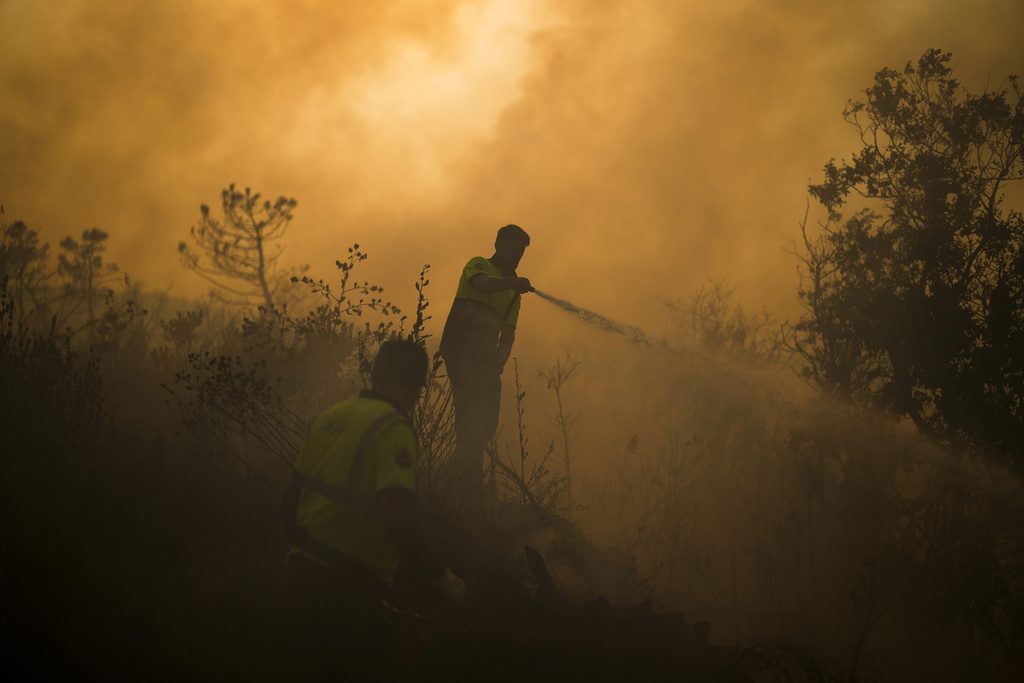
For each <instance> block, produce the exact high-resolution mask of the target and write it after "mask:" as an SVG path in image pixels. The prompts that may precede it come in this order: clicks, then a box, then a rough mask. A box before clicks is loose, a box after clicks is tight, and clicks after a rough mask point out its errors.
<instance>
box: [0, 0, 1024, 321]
mask: <svg viewBox="0 0 1024 683" xmlns="http://www.w3.org/2000/svg"><path fill="white" fill-rule="evenodd" d="M1022 20H1024V7H1022V6H1021V5H1020V3H1017V2H1012V1H1010V0H1006V1H1001V2H997V1H992V2H983V3H973V4H972V5H971V6H970V7H969V8H968V7H966V6H964V5H962V4H961V3H954V2H951V1H943V2H928V3H923V2H915V1H913V0H903V1H902V2H898V3H892V2H885V3H883V2H874V1H865V2H858V3H841V2H828V3H820V2H796V3H793V2H787V3H781V2H767V3H766V2H759V3H754V2H748V1H746V0H733V1H731V2H728V3H710V4H709V3H696V2H694V3H690V2H681V1H675V2H667V1H666V2H650V3H631V2H602V3H594V2H573V1H569V0H566V1H564V2H555V3H522V2H507V1H492V2H483V1H481V2H457V1H454V0H453V1H451V2H440V1H438V2H428V3H424V2H411V1H404V2H403V1H392V2H381V3H346V4H344V5H340V4H338V3H326V2H312V1H309V0H307V1H306V2H301V3H296V2H283V1H281V2H259V3H250V2H224V3H208V2H199V1H198V0H193V1H191V2H145V3H137V2H128V1H125V2H115V1H108V2H91V1H85V0H83V1H80V2H60V3H57V2H27V1H25V0H6V2H3V3H0V33H2V35H3V44H4V46H5V48H4V51H3V57H2V58H0V60H2V61H0V82H2V84H3V90H4V93H5V104H4V107H3V111H2V112H0V159H2V162H0V201H2V202H3V203H4V204H5V205H6V206H7V210H8V214H9V217H18V218H22V219H24V220H26V221H28V222H29V223H30V224H32V225H38V226H41V227H42V228H43V230H44V234H45V235H47V236H48V237H49V238H50V239H51V240H55V239H59V238H60V237H61V236H62V235H64V234H68V233H75V232H78V231H80V230H81V229H82V228H84V227H87V226H91V225H98V226H101V227H104V228H106V229H108V230H109V231H110V232H111V235H112V239H111V242H112V252H113V256H114V258H115V259H116V260H118V261H119V262H120V263H121V265H122V268H123V269H124V270H126V271H128V272H129V273H131V274H133V275H134V276H135V277H136V278H138V279H140V280H142V281H143V282H145V283H146V284H147V285H149V286H151V287H159V288H165V287H167V286H168V285H169V284H170V283H171V282H173V283H174V284H173V290H172V291H174V292H175V293H179V294H197V293H201V292H202V291H203V287H202V285H201V284H200V283H199V282H198V281H197V280H196V279H195V278H193V277H191V276H190V275H189V274H188V273H186V272H185V271H183V270H182V269H181V268H180V266H179V265H178V263H177V261H176V259H175V254H174V247H175V245H176V243H177V242H178V241H179V240H180V239H182V238H183V237H184V236H185V235H186V234H187V230H188V227H189V225H190V224H191V223H192V222H194V220H195V218H196V217H197V215H198V211H197V207H198V205H199V204H200V203H202V202H206V203H215V202H216V200H217V196H218V192H219V190H220V188H221V187H223V186H225V185H226V184H227V183H229V182H232V181H234V182H238V183H239V184H241V185H251V186H253V187H254V188H256V189H258V190H261V191H262V192H264V193H265V194H268V195H278V194H284V195H289V196H295V197H297V198H298V199H299V202H300V203H299V208H298V211H297V218H296V221H295V223H294V226H293V228H292V231H291V234H290V237H289V240H288V245H287V246H288V252H287V255H286V257H285V259H286V260H288V261H290V262H291V263H303V262H309V263H311V264H312V266H313V271H314V272H320V273H327V272H329V270H330V269H331V264H332V263H333V259H334V258H335V255H336V254H338V253H340V252H341V250H342V249H343V248H344V246H345V245H347V244H349V243H351V242H355V241H358V242H360V243H362V244H363V245H364V246H365V247H367V248H368V249H369V250H370V252H371V261H370V262H369V264H368V273H367V274H368V275H370V276H372V277H374V278H375V279H377V280H378V281H381V282H383V283H384V284H386V285H388V287H389V289H390V290H391V291H392V292H396V295H398V296H401V295H402V293H403V292H405V291H406V290H407V289H409V288H408V284H409V283H410V282H411V280H412V278H413V277H414V275H415V272H416V270H417V268H418V266H419V265H421V264H422V263H423V262H426V261H429V262H431V263H432V264H433V265H434V269H435V278H434V285H433V287H434V296H435V298H436V300H437V301H438V302H439V305H438V307H437V308H438V309H440V308H442V305H440V302H443V301H444V300H445V299H447V297H448V296H450V294H451V292H452V290H453V289H454V282H453V279H454V273H455V272H456V270H457V268H458V266H459V265H460V263H461V262H462V261H464V260H465V259H466V258H467V257H468V256H470V255H473V254H475V253H484V252H486V251H487V250H488V248H489V243H490V240H491V237H492V230H493V229H494V228H495V227H497V226H499V225H501V224H503V223H506V222H517V223H520V224H522V225H523V226H525V227H526V228H527V229H528V230H530V231H531V233H532V234H533V235H534V246H533V247H532V248H531V251H530V253H528V255H527V258H526V260H525V261H524V264H523V271H524V273H525V274H528V275H531V276H532V277H533V278H534V279H535V281H536V283H537V284H538V285H539V286H540V285H542V286H544V288H545V289H547V290H549V291H552V292H554V293H556V294H559V295H561V296H565V297H568V298H571V299H573V300H574V301H577V302H579V303H581V304H583V305H588V306H591V307H594V308H596V309H598V310H601V311H602V312H606V313H608V314H609V315H612V316H613V317H620V318H625V319H626V320H627V321H629V322H632V323H637V324H640V325H644V326H653V327H654V328H655V329H657V328H658V326H659V325H661V324H662V319H663V317H664V316H663V315H662V314H661V312H660V304H659V303H658V300H659V297H678V296H684V295H686V294H687V293H688V292H690V291H692V290H693V289H694V288H695V287H696V286H697V285H699V284H700V283H701V282H702V281H704V280H706V279H707V278H720V277H727V278H729V279H730V280H731V281H732V282H733V283H734V284H735V285H736V286H737V287H738V296H739V297H740V298H741V299H742V300H744V301H746V302H748V303H749V304H752V305H754V306H761V305H764V306H768V307H770V308H772V309H774V310H776V311H779V312H780V313H782V314H783V315H785V314H789V313H792V312H793V310H794V307H795V296H794V291H793V290H794V284H795V266H794V262H793V260H792V259H791V258H790V257H789V256H787V255H786V254H785V252H784V248H785V247H786V246H787V245H788V244H789V241H790V240H791V239H792V238H793V237H794V235H795V234H796V232H795V228H796V221H797V220H798V219H799V218H800V217H801V216H802V214H803V209H804V203H805V192H804V187H805V185H806V182H807V180H808V179H809V178H813V177H816V175H817V173H818V171H819V169H820V168H821V165H822V164H823V163H824V162H825V161H826V160H827V159H828V158H830V157H833V156H836V157H838V156H842V155H844V154H848V153H849V151H850V150H851V149H852V146H853V143H854V140H853V138H852V135H851V131H850V130H848V128H847V127H846V126H845V125H844V124H843V122H842V121H841V119H840V116H839V113H840V111H841V109H842V107H843V104H844V103H845V101H846V100H847V99H848V98H850V97H856V96H857V95H858V92H859V91H860V89H862V88H863V87H866V86H867V85H868V84H869V83H870V79H871V76H872V74H873V73H874V71H876V70H877V69H878V68H880V67H882V66H885V65H892V66H898V65H901V64H902V63H903V62H905V61H906V60H908V59H912V58H915V57H916V56H918V55H919V54H920V53H921V52H922V51H923V50H924V49H926V48H928V47H941V48H944V49H948V50H952V51H953V52H954V54H955V55H956V61H957V63H958V64H959V69H960V71H959V73H960V75H961V77H962V78H963V80H964V81H965V82H966V83H967V84H968V85H969V86H971V87H973V88H981V87H984V86H985V85H986V84H990V85H992V86H997V85H999V84H1000V83H1002V82H1003V80H1004V79H1005V76H1006V75H1007V74H1009V73H1013V72H1015V71H1019V70H1020V66H1021V64H1022V63H1024V60H1022V59H1021V57H1022V48H1021V47H1020V43H1019V40H1018V39H1017V36H1016V32H1015V31H1013V30H1011V27H1015V26H1020V25H1022V23H1024V22H1022ZM469 252H473V254H470V253H469ZM396 288H397V291H396ZM409 298H411V297H409ZM538 303H539V302H538ZM537 307H538V306H534V308H537ZM530 315H531V312H530V311H526V313H525V314H524V316H525V317H524V321H529V319H530V317H529V316H530ZM538 315H542V314H538ZM438 317H440V315H438ZM435 322H438V321H435ZM547 334H550V329H548V330H547ZM571 334H572V330H567V331H566V335H568V336H571Z"/></svg>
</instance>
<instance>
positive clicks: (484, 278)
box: [469, 273, 533, 294]
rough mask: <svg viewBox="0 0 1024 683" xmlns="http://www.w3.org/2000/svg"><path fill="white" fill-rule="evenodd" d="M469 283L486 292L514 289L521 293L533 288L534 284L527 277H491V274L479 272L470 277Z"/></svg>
mask: <svg viewBox="0 0 1024 683" xmlns="http://www.w3.org/2000/svg"><path fill="white" fill-rule="evenodd" d="M469 284H470V286H471V287H473V289H476V290H477V291H480V292H483V293H484V294H493V293H494V292H502V291H504V290H506V289H514V290H515V291H517V292H519V293H520V294H526V293H527V292H529V291H530V290H532V289H533V285H531V284H530V281H529V280H527V279H526V278H525V277H515V276H514V275H513V276H509V277H491V276H490V275H484V274H483V273H477V274H476V275H474V276H473V277H471V278H469Z"/></svg>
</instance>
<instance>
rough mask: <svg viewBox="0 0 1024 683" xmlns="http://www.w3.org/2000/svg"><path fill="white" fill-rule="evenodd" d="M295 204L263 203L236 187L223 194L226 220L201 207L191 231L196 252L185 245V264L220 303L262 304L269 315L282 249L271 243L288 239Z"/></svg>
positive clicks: (282, 199) (182, 246) (286, 201)
mask: <svg viewBox="0 0 1024 683" xmlns="http://www.w3.org/2000/svg"><path fill="white" fill-rule="evenodd" d="M297 204H298V202H296V201H295V199H291V198H286V197H278V198H277V199H276V200H275V201H273V202H271V201H270V200H263V201H261V195H260V194H259V193H258V192H257V193H253V192H252V190H251V189H250V188H248V187H247V188H245V192H239V191H238V190H237V189H236V188H235V185H234V183H232V184H231V185H229V186H228V187H227V188H226V189H225V190H224V191H223V192H221V208H222V211H223V218H222V219H219V220H218V219H216V218H214V217H213V216H211V215H210V207H208V206H207V205H206V204H203V205H201V206H200V207H199V212H200V219H199V224H198V225H195V226H193V227H192V229H191V231H190V232H191V235H192V240H193V242H195V247H196V248H197V251H192V250H191V249H190V248H189V246H188V245H187V244H186V243H185V242H181V243H180V244H179V245H178V252H179V253H180V254H181V257H182V261H183V263H184V264H185V266H186V267H188V268H189V269H191V270H193V271H194V272H195V273H196V274H198V275H199V276H200V277H202V278H203V279H205V280H206V281H208V282H210V283H211V284H212V285H214V287H215V290H214V291H215V292H216V293H218V294H219V295H221V296H222V298H223V295H224V294H227V295H230V296H231V297H235V299H234V302H236V303H244V304H252V303H255V302H257V301H260V300H262V303H263V305H264V306H265V307H266V308H267V310H271V309H273V308H274V295H275V292H276V283H277V282H278V281H279V280H280V278H277V277H276V275H277V274H276V268H277V260H278V258H279V257H280V256H281V252H282V251H283V250H284V248H283V247H281V246H276V247H274V246H271V244H270V243H271V242H274V241H276V240H279V239H280V238H281V237H283V236H284V234H285V231H286V230H287V229H288V224H289V223H290V222H291V220H292V210H293V209H294V208H295V206H296V205H297ZM204 256H205V258H206V259H207V260H206V261H204V260H202V259H203V257H204ZM271 283H275V285H272V284H271Z"/></svg>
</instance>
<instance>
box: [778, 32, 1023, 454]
mask: <svg viewBox="0 0 1024 683" xmlns="http://www.w3.org/2000/svg"><path fill="white" fill-rule="evenodd" d="M950 60H951V55H950V54H949V53H945V52H941V51H939V50H928V51H926V52H925V53H924V54H923V55H922V56H921V58H920V59H919V60H918V61H917V62H916V64H915V63H908V64H907V65H906V66H905V67H904V68H903V70H902V71H895V70H892V69H882V70H881V71H879V72H878V73H877V74H876V75H875V79H874V84H873V85H872V86H871V87H870V88H868V89H866V90H865V91H864V92H865V95H866V100H865V101H863V102H861V101H851V102H850V103H849V104H848V105H847V107H846V109H845V111H844V117H845V118H846V120H847V121H848V122H849V123H850V124H851V125H852V126H853V127H854V128H855V129H856V131H857V134H858V137H859V140H860V148H859V149H858V151H857V152H856V153H855V154H854V155H853V156H852V158H851V159H850V160H849V161H842V162H836V161H834V160H833V161H830V162H828V163H827V164H826V165H825V169H824V180H823V181H822V182H821V183H817V184H811V185H810V188H809V190H810V193H811V195H812V196H813V197H815V198H816V199H817V200H818V201H819V202H820V203H821V204H822V205H823V206H824V207H825V208H826V209H827V210H828V218H827V220H826V221H824V222H823V223H822V224H821V228H822V230H821V233H820V235H817V236H814V237H812V236H810V235H809V234H808V233H807V226H806V221H805V223H804V240H803V244H802V251H801V253H798V254H797V256H798V258H800V260H801V262H802V266H803V267H802V276H803V278H802V283H801V286H800V290H799V293H800V296H801V298H802V300H803V302H804V304H805V309H806V313H805V315H804V317H803V318H802V319H801V320H800V321H799V322H798V323H797V324H796V325H795V327H794V329H793V335H792V336H791V343H792V345H793V347H794V349H795V350H796V351H797V353H798V354H800V355H801V356H802V357H803V358H804V360H805V361H806V366H805V374H806V375H807V376H808V377H809V378H812V379H813V380H815V381H817V382H818V383H820V384H822V385H823V386H825V387H828V388H830V389H832V390H835V391H837V392H838V393H840V394H842V395H845V396H850V397H854V398H859V399H862V400H867V401H869V402H872V403H877V404H879V405H882V406H884V407H886V408H888V409H890V410H893V411H895V412H896V413H898V414H901V415H905V416H907V417H909V418H910V419H912V420H913V421H914V422H915V424H917V426H918V427H919V428H920V429H921V430H922V431H923V432H925V433H928V434H931V435H933V436H935V437H937V438H939V439H941V440H944V441H947V442H949V443H951V444H954V445H956V446H958V447H966V448H980V449H984V450H986V451H995V452H999V453H1003V454H1005V455H1006V456H1008V457H1010V458H1011V459H1015V460H1017V461H1018V462H1017V464H1019V465H1024V459H1021V458H1022V457H1024V456H1021V453H1024V405H1022V404H1024V253H1022V246H1024V217H1022V215H1021V213H1020V212H1019V211H1017V210H1014V209H1012V208H1007V207H1005V199H1006V190H1007V188H1008V187H1009V186H1010V185H1011V184H1012V183H1014V182H1016V181H1020V180H1021V179H1024V150H1022V145H1024V98H1022V95H1021V90H1020V88H1019V86H1018V83H1017V79H1016V78H1014V77H1010V78H1009V80H1008V87H1005V88H1001V89H997V90H993V91H985V92H982V93H980V94H975V93H972V92H970V91H968V90H967V89H966V88H964V87H963V86H962V85H961V84H960V83H959V82H958V81H957V80H956V79H955V78H953V70H952V68H951V67H950ZM842 209H849V210H851V211H852V214H851V215H850V216H849V217H846V218H845V219H844V217H843V215H842V214H841V213H840V211H841V210H842Z"/></svg>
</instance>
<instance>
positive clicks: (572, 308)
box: [530, 288, 664, 346]
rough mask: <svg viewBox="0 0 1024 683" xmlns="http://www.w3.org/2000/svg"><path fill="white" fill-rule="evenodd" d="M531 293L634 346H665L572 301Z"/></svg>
mask: <svg viewBox="0 0 1024 683" xmlns="http://www.w3.org/2000/svg"><path fill="white" fill-rule="evenodd" d="M530 291H531V292H533V293H534V294H536V295H537V296H539V297H540V298H542V299H544V300H545V301H547V302H549V303H551V304H554V305H555V306H558V307H559V308H561V309H562V310H563V311H566V312H567V313H572V314H573V315H575V316H577V317H578V318H579V319H580V320H582V321H583V322H585V323H587V324H588V325H590V326H591V327H596V328H597V329H599V330H601V331H602V332H613V333H615V334H621V335H622V336H623V337H625V338H626V339H627V340H629V341H630V342H632V343H633V344H637V345H639V346H664V342H663V341H658V340H654V339H651V337H649V336H648V335H647V333H646V332H644V331H643V330H641V329H640V328H639V327H634V326H632V325H626V324H625V323H620V322H616V321H615V320H612V319H611V318H608V317H605V316H603V315H601V314H600V313H595V312H594V311H590V310H587V309H586V308H581V307H580V306H577V305H576V304H574V303H572V302H571V301H566V300H565V299H559V298H558V297H557V296H552V295H550V294H548V293H547V292H542V291H540V290H539V289H536V288H534V289H531V290H530Z"/></svg>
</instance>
